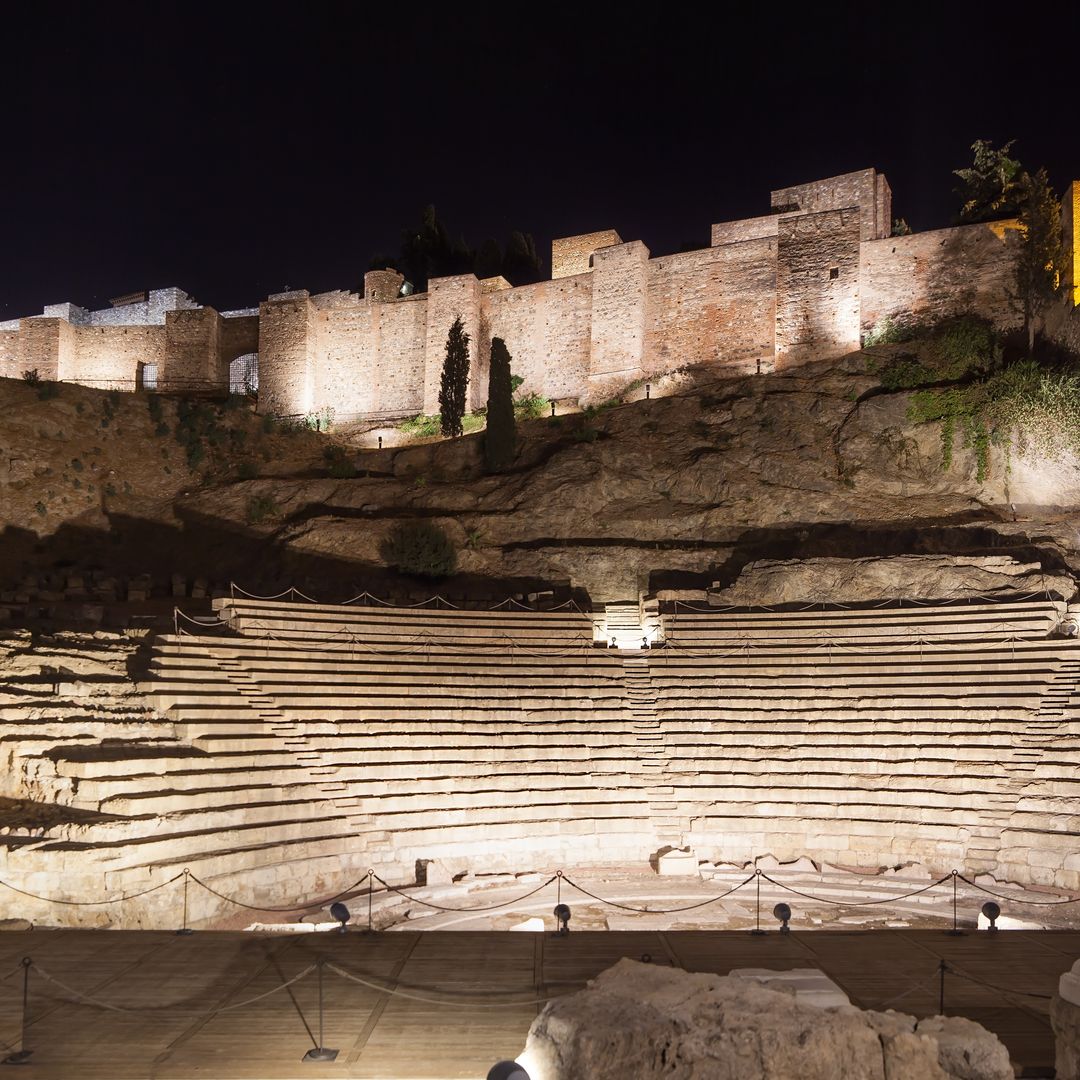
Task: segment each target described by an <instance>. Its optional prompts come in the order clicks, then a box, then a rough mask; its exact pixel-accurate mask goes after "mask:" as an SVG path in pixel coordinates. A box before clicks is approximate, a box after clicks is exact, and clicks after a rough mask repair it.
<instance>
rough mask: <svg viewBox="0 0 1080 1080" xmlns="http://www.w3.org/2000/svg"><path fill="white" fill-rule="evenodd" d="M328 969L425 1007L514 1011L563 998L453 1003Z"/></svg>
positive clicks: (348, 972)
mask: <svg viewBox="0 0 1080 1080" xmlns="http://www.w3.org/2000/svg"><path fill="white" fill-rule="evenodd" d="M326 966H327V968H328V969H329V970H330V971H332V972H334V974H335V975H340V976H341V977H342V978H343V979H349V980H350V981H351V982H354V983H359V984H360V985H361V986H366V987H368V988H369V989H371V990H378V991H379V993H382V994H391V995H393V996H394V997H401V998H407V999H408V1000H410V1001H422V1002H423V1003H424V1004H425V1005H450V1006H457V1007H458V1008H466V1009H475V1008H477V1007H480V1008H482V1009H512V1008H516V1007H518V1006H521V1005H540V1004H542V1003H544V1002H547V1001H554V1000H555V999H556V998H558V997H562V995H561V994H547V995H545V996H544V997H534V998H526V999H524V1000H519V1001H481V1000H477V999H475V998H474V999H471V1000H462V1001H453V1000H448V999H446V998H436V997H425V996H422V995H420V994H412V993H409V991H407V990H402V989H400V988H398V987H390V986H384V985H382V984H380V983H377V982H374V981H372V980H370V979H365V978H363V977H362V976H360V975H356V974H355V973H353V972H351V971H348V970H346V969H345V968H342V967H339V966H338V965H337V964H333V963H327V965H326Z"/></svg>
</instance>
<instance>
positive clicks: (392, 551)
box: [379, 521, 457, 578]
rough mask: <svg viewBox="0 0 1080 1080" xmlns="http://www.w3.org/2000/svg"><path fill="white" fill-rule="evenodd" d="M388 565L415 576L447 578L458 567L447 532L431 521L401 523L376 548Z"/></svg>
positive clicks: (455, 553) (455, 554)
mask: <svg viewBox="0 0 1080 1080" xmlns="http://www.w3.org/2000/svg"><path fill="white" fill-rule="evenodd" d="M379 553H380V554H381V555H382V557H383V561H384V562H386V564H387V565H388V566H394V567H396V568H397V569H398V570H400V571H401V572H402V573H403V574H414V575H416V576H417V577H430V578H442V577H449V576H450V575H451V574H452V573H453V572H454V568H455V567H456V566H457V552H456V551H455V550H454V545H453V542H452V541H451V539H450V537H449V536H447V535H446V532H445V531H444V530H443V529H441V528H440V527H439V526H438V525H436V524H435V523H434V522H432V521H403V522H401V523H400V524H397V525H395V526H394V527H393V528H392V529H391V530H390V531H389V532H388V533H387V534H386V536H385V537H384V538H383V540H382V543H381V544H380V545H379Z"/></svg>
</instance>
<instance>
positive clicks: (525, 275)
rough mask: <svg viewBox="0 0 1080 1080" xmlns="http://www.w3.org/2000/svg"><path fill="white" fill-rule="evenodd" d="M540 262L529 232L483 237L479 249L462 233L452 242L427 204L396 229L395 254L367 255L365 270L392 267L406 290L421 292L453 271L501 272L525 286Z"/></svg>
mask: <svg viewBox="0 0 1080 1080" xmlns="http://www.w3.org/2000/svg"><path fill="white" fill-rule="evenodd" d="M541 266H542V264H541V262H540V257H539V255H537V252H536V244H535V242H534V241H533V238H532V236H531V235H530V234H529V233H525V232H521V231H519V230H516V229H515V230H514V231H512V232H511V233H510V236H509V238H508V239H507V241H506V244H505V246H504V245H502V244H500V243H499V242H498V241H497V240H496V239H495V238H494V237H489V238H488V239H487V240H485V241H484V242H483V243H482V244H481V245H480V247H479V248H473V247H471V246H470V245H469V244H468V243H467V242H466V241H465V239H464V237H461V238H459V239H457V240H452V239H451V237H450V232H449V230H448V229H447V227H446V226H445V225H444V224H443V222H442V221H440V220H439V217H438V215H437V214H436V213H435V207H434V206H427V207H425V208H424V210H423V212H422V213H421V216H420V220H419V221H418V222H417V223H416V224H415V225H413V226H411V227H410V228H408V229H405V230H404V231H403V232H402V235H401V250H400V252H399V253H398V254H397V255H396V256H395V255H384V254H377V255H374V256H372V259H371V262H370V264H369V267H368V269H370V270H385V269H386V268H388V267H396V268H397V269H398V270H400V271H401V273H402V274H404V275H405V277H406V279H407V280H408V281H409V283H410V285H411V287H412V289H414V290H415V291H416V292H423V291H424V290H425V289H426V288H427V285H428V279H429V278H433V277H447V276H451V275H454V274H470V273H471V274H476V276H477V277H478V278H490V277H499V276H502V277H504V278H506V279H507V281H510V282H512V283H513V284H515V285H527V284H529V283H530V282H533V281H539V280H540V276H541Z"/></svg>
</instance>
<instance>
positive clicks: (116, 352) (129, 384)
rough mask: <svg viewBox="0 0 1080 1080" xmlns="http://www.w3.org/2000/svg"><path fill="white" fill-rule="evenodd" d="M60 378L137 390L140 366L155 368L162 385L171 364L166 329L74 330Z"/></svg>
mask: <svg viewBox="0 0 1080 1080" xmlns="http://www.w3.org/2000/svg"><path fill="white" fill-rule="evenodd" d="M70 332H71V335H72V342H71V346H70V348H69V349H67V350H65V359H64V362H63V363H62V364H61V375H60V377H61V378H62V379H63V380H64V381H65V382H77V383H82V384H84V385H86V386H94V387H97V388H98V389H106V390H112V389H116V390H132V389H134V388H135V386H136V383H137V380H138V374H139V365H140V364H156V365H157V371H158V382H159V385H160V384H161V382H162V380H163V378H164V375H165V370H166V367H167V365H168V363H169V358H168V346H167V342H166V334H165V327H164V326H123V325H116V326H74V327H70Z"/></svg>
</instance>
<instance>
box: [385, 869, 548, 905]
mask: <svg viewBox="0 0 1080 1080" xmlns="http://www.w3.org/2000/svg"><path fill="white" fill-rule="evenodd" d="M371 876H372V877H373V878H374V879H375V880H376V881H377V882H378V883H379V884H380V885H382V886H383V888H385V889H388V890H389V891H390V892H395V893H397V894H398V895H399V896H404V897H405V899H406V900H409V901H411V902H412V903H414V904H421V905H423V906H424V907H428V908H433V909H434V910H436V911H446V912H469V911H498V909H499V908H504V907H511V906H512V905H514V904H520V903H521V901H522V900H528V899H529V897H530V896H535V895H536V894H537V893H538V892H540V891H541V890H543V889H546V888H547V887H548V886H549V885H550V884H551V883H552V882H553V881H555V880H557V879H558V878H560V877H561V876H562V871H561V870H560V871H559V872H558V873H556V874H552V875H551V877H549V878H548V879H547V881H545V882H544V883H543V884H542V885H537V886H536V888H535V889H532V890H530V891H529V892H527V893H525V895H524V896H518V897H515V898H514V899H513V900H504V901H503V902H502V903H501V904H488V905H486V906H482V907H464V908H461V907H447V906H446V905H444V904H433V903H431V902H430V901H429V900H421V899H420V897H418V896H413V895H412V894H410V893H407V892H405V891H404V890H402V889H399V888H398V887H397V886H396V885H391V884H390V883H389V882H387V881H383V879H382V878H381V877H379V875H378V874H375V873H372V875H371Z"/></svg>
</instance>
